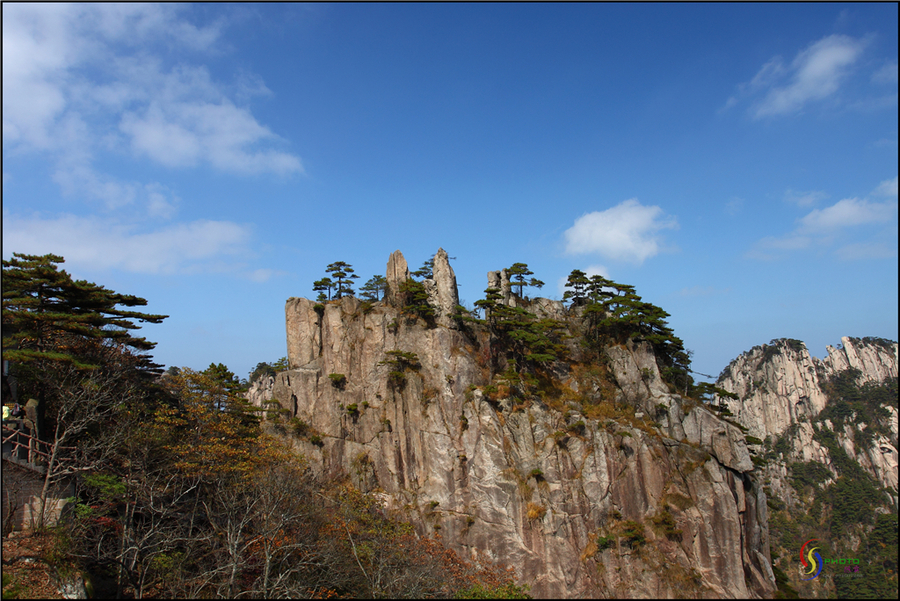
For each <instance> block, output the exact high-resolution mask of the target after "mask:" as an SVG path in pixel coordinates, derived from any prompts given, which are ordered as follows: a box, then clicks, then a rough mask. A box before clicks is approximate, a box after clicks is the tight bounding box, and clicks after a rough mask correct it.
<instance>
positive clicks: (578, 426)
mask: <svg viewBox="0 0 900 601" xmlns="http://www.w3.org/2000/svg"><path fill="white" fill-rule="evenodd" d="M584 427H585V424H584V421H583V420H578V421H577V422H575V423H574V424H569V427H568V428H567V429H568V430H569V432H577V433H579V434H581V433H582V432H584Z"/></svg>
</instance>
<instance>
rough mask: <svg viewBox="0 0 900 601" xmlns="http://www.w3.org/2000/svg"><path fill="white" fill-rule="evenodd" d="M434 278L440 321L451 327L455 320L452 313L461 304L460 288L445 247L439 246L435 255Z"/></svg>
mask: <svg viewBox="0 0 900 601" xmlns="http://www.w3.org/2000/svg"><path fill="white" fill-rule="evenodd" d="M432 279H433V280H434V284H435V289H436V290H435V292H436V294H435V296H436V299H435V301H436V302H435V308H436V310H437V315H438V317H437V319H438V323H439V324H441V325H443V326H446V327H450V326H451V325H452V322H453V320H452V319H451V317H450V316H451V315H453V312H454V311H455V310H456V306H457V305H458V304H459V289H458V288H457V286H456V274H455V273H453V268H452V267H450V259H449V258H448V257H447V252H446V251H445V250H444V249H443V248H439V249H438V251H437V254H436V255H434V268H433V270H432Z"/></svg>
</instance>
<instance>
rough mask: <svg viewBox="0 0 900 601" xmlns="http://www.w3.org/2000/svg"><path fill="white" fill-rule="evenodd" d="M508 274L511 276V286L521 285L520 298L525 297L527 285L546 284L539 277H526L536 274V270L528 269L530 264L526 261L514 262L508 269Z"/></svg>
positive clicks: (539, 285) (537, 286) (535, 286)
mask: <svg viewBox="0 0 900 601" xmlns="http://www.w3.org/2000/svg"><path fill="white" fill-rule="evenodd" d="M506 275H507V276H508V277H509V284H510V287H512V288H514V287H516V286H518V287H519V298H525V294H524V291H525V287H526V286H528V287H532V288H543V286H544V282H542V281H540V280H538V279H535V278H531V279H526V278H527V277H528V276H530V275H534V272H533V271H531V270H530V269H528V265H527V264H525V263H513V265H512V267H508V268H507V269H506Z"/></svg>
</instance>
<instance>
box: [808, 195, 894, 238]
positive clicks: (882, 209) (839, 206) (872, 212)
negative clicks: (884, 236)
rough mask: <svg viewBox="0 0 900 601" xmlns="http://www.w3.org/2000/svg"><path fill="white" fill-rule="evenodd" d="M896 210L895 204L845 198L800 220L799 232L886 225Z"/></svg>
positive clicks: (828, 231) (820, 232) (819, 231)
mask: <svg viewBox="0 0 900 601" xmlns="http://www.w3.org/2000/svg"><path fill="white" fill-rule="evenodd" d="M895 210H896V203H892V202H881V203H879V202H868V201H866V200H860V199H858V198H845V199H844V200H841V201H838V202H836V203H835V204H833V205H831V206H830V207H827V208H825V209H815V210H813V211H812V212H810V213H809V214H807V215H806V216H805V217H803V218H802V219H801V220H800V227H799V228H798V229H799V231H801V232H808V233H810V234H826V233H831V232H833V231H835V230H838V229H841V228H847V227H853V226H855V225H863V224H866V223H886V222H887V221H889V220H890V219H891V217H892V216H893V213H894V212H895Z"/></svg>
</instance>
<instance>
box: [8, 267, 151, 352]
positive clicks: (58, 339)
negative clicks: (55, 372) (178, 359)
mask: <svg viewBox="0 0 900 601" xmlns="http://www.w3.org/2000/svg"><path fill="white" fill-rule="evenodd" d="M64 261H65V259H63V258H62V257H60V256H57V255H52V254H48V255H42V256H38V255H25V254H20V253H13V259H11V260H10V261H3V359H4V360H8V361H11V362H16V363H20V364H22V363H31V362H35V361H38V362H41V363H42V364H46V362H47V361H51V362H64V363H70V364H73V365H75V366H76V367H78V368H84V369H86V368H93V367H96V365H93V364H91V363H90V362H86V361H84V360H83V357H80V356H79V354H78V351H77V348H76V346H77V344H76V343H77V341H78V340H80V339H90V340H95V341H99V342H105V343H113V344H119V345H122V346H123V347H127V348H130V349H134V350H137V351H147V350H150V349H152V348H153V347H155V346H156V343H154V342H148V341H147V339H146V338H141V337H137V336H133V335H132V334H131V331H132V330H137V329H140V327H141V326H139V325H137V324H136V323H135V320H136V321H137V322H139V323H143V322H149V323H161V322H162V321H163V320H164V319H166V318H167V317H168V315H152V314H149V313H141V312H138V311H129V310H125V309H120V308H118V307H119V306H120V305H121V306H123V307H136V306H143V305H146V304H147V301H146V300H144V299H143V298H139V297H137V296H132V295H127V294H118V293H116V292H113V291H111V290H107V289H106V288H104V287H103V286H99V285H97V284H94V283H91V282H87V281H85V280H73V279H72V277H71V276H70V275H69V274H68V273H67V272H66V271H60V270H59V268H58V267H57V264H59V263H63V262H64ZM143 367H144V368H145V369H155V368H157V367H159V366H157V365H155V364H153V363H152V362H151V361H150V359H149V358H146V360H145V361H144V366H143Z"/></svg>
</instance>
